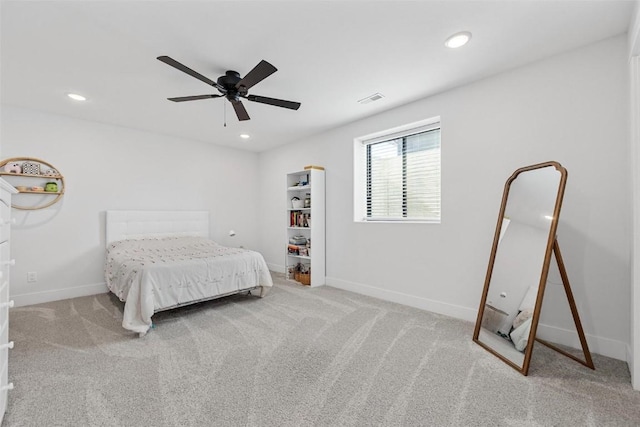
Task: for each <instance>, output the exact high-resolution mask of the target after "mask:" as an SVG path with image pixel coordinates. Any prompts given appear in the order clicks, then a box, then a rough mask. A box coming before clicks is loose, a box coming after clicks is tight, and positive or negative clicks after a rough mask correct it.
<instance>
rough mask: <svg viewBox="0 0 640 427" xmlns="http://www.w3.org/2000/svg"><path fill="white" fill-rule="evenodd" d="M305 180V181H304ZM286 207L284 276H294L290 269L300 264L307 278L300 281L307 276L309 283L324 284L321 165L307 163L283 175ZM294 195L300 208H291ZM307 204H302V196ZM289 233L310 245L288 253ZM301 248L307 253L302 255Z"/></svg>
mask: <svg viewBox="0 0 640 427" xmlns="http://www.w3.org/2000/svg"><path fill="white" fill-rule="evenodd" d="M304 183H306V184H304ZM286 186H287V187H286V188H287V199H286V203H287V208H286V215H285V217H286V226H285V229H286V244H285V245H284V247H285V258H286V259H285V266H286V271H285V272H286V274H287V277H288V278H290V279H291V280H295V279H294V274H290V270H291V268H294V267H295V266H296V265H298V264H302V265H303V266H304V268H305V269H309V272H310V277H309V276H307V277H306V278H304V279H302V278H301V281H300V282H301V283H304V282H305V281H306V279H309V278H310V286H321V285H324V284H325V182H324V168H322V167H320V166H307V167H306V168H305V169H304V170H302V171H299V172H291V173H288V174H287V182H286ZM294 197H297V198H298V199H300V201H301V202H302V206H301V207H298V206H296V207H294V206H293V204H292V199H293V198H294ZM307 198H308V199H309V200H310V204H309V205H308V206H307V205H305V199H307ZM293 236H303V237H304V238H305V239H307V241H309V242H310V245H296V246H298V249H300V251H299V252H300V253H295V252H294V253H291V251H290V250H289V248H290V247H289V245H290V239H291V238H292V237H293ZM304 249H306V250H307V252H308V253H307V254H304Z"/></svg>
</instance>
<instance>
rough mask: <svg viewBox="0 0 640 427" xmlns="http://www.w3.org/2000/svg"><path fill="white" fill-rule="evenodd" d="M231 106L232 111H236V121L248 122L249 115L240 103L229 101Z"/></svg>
mask: <svg viewBox="0 0 640 427" xmlns="http://www.w3.org/2000/svg"><path fill="white" fill-rule="evenodd" d="M231 105H233V109H234V110H236V116H238V120H240V121H243V120H250V119H251V117H249V113H247V110H246V109H245V108H244V105H243V104H242V101H231Z"/></svg>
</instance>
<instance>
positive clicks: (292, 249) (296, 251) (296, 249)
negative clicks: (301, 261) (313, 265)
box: [287, 244, 309, 256]
mask: <svg viewBox="0 0 640 427" xmlns="http://www.w3.org/2000/svg"><path fill="white" fill-rule="evenodd" d="M287 252H288V253H289V255H299V256H309V248H308V247H307V246H302V245H293V244H289V245H287Z"/></svg>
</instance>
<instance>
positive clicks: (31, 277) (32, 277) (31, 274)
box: [27, 271, 38, 282]
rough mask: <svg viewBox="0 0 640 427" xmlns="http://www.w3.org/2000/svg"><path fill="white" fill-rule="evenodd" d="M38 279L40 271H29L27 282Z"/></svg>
mask: <svg viewBox="0 0 640 427" xmlns="http://www.w3.org/2000/svg"><path fill="white" fill-rule="evenodd" d="M37 281H38V273H36V272H35V271H30V272H28V273H27V282H37Z"/></svg>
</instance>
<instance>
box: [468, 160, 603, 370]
mask: <svg viewBox="0 0 640 427" xmlns="http://www.w3.org/2000/svg"><path fill="white" fill-rule="evenodd" d="M546 167H554V168H555V169H556V170H557V171H559V172H560V182H559V184H558V192H557V194H556V201H555V206H554V211H553V218H552V220H551V225H550V227H549V236H548V238H547V244H546V249H545V255H544V259H543V264H542V272H541V274H540V280H539V284H538V292H537V295H536V303H535V307H534V312H533V317H532V320H531V329H530V331H529V337H528V341H527V347H526V349H525V355H524V361H523V364H522V366H519V365H517V364H515V363H514V362H513V361H511V360H509V359H508V358H506V357H505V356H504V355H502V354H500V353H499V352H497V351H496V350H495V349H493V348H492V347H490V346H489V345H488V344H486V343H484V342H482V341H480V340H479V339H478V338H479V335H480V328H481V326H482V319H483V315H484V308H485V304H486V302H487V295H488V293H489V284H490V282H491V275H492V273H493V269H494V263H495V259H496V253H497V250H498V242H499V240H500V230H501V228H502V222H503V219H504V214H505V210H506V207H507V200H508V197H509V190H510V188H511V183H512V182H513V181H514V180H515V179H516V178H517V177H518V176H519V175H520V174H522V173H523V172H528V171H533V170H537V169H542V168H546ZM566 183H567V170H566V169H565V168H564V167H563V166H562V165H560V163H558V162H554V161H551V162H545V163H538V164H535V165H531V166H525V167H522V168H520V169H517V170H516V171H515V172H514V173H513V174H512V175H511V176H510V177H509V179H508V180H507V182H506V183H505V186H504V192H503V195H502V204H501V206H500V213H499V214H498V223H497V225H496V231H495V234H494V238H493V246H492V249H491V255H490V257H489V265H488V267H487V274H486V277H485V282H484V289H483V291H482V298H481V299H480V307H479V308H478V317H477V320H476V325H475V329H474V332H473V341H474V342H475V343H477V344H478V345H480V346H481V347H483V348H485V349H486V350H487V351H489V352H490V353H492V354H493V355H495V356H496V357H498V358H499V359H501V360H502V361H504V362H505V363H506V364H507V365H509V366H511V367H512V368H514V369H515V370H517V371H518V372H520V373H522V374H523V375H527V374H528V372H529V365H530V363H531V355H532V353H533V345H534V342H535V341H536V331H537V328H538V322H539V320H540V312H541V310H542V300H543V296H544V291H545V285H546V283H547V277H548V275H549V267H550V263H551V255H552V253H555V257H556V261H557V263H558V268H559V270H560V275H561V277H562V282H563V284H564V289H565V291H566V294H567V299H568V301H569V306H570V308H571V312H572V315H573V319H574V322H575V324H576V329H577V332H578V335H579V338H580V343H581V345H582V349H583V353H584V356H585V361H582V360H580V359H578V358H577V357H575V356H573V355H572V354H570V353H568V352H565V351H564V350H562V349H560V348H558V347H556V346H554V345H552V344H550V343H548V342H546V341H543V340H540V339H538V340H537V341H539V342H540V343H542V344H544V345H547V346H548V347H550V348H552V349H554V350H556V351H558V352H560V353H562V354H563V355H565V356H568V357H570V358H571V359H573V360H576V361H577V362H579V363H582V364H583V365H585V366H588V367H589V368H591V369H595V368H594V365H593V361H592V360H591V354H590V353H589V349H588V347H587V342H586V339H585V336H584V331H583V330H582V325H581V323H580V318H579V316H578V312H577V309H576V305H575V301H574V299H573V294H572V293H571V287H570V285H569V280H568V277H567V273H566V270H565V267H564V262H563V261H562V256H561V254H560V247H559V245H558V242H557V240H556V230H557V228H558V219H559V217H560V209H561V207H562V199H563V197H564V190H565V187H566Z"/></svg>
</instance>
